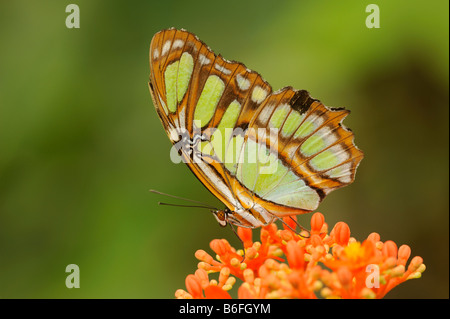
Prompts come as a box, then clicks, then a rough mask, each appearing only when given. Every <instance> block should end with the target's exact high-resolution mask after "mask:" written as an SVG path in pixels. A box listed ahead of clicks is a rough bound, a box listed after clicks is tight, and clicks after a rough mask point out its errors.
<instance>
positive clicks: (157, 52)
mask: <svg viewBox="0 0 450 319" xmlns="http://www.w3.org/2000/svg"><path fill="white" fill-rule="evenodd" d="M157 58H159V50H158V48H156V49H155V50H153V59H154V60H156V59H157Z"/></svg>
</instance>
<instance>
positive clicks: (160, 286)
mask: <svg viewBox="0 0 450 319" xmlns="http://www.w3.org/2000/svg"><path fill="white" fill-rule="evenodd" d="M70 3H76V4H78V5H79V7H80V11H81V12H80V16H81V28H80V29H67V28H66V26H65V19H66V16H67V15H68V14H67V13H66V12H65V8H66V6H67V5H68V4H70ZM369 3H377V4H378V5H379V7H380V12H381V28H380V29H368V28H366V26H365V19H366V17H367V15H368V14H367V13H366V12H365V7H366V5H367V4H369ZM448 6H449V3H448V1H443V0H442V1H428V2H425V1H406V0H403V1H387V0H379V1H375V2H373V1H372V2H364V1H359V0H353V1H312V0H309V1H294V0H292V1H261V0H258V1H236V0H232V1H226V2H210V1H169V0H166V1H134V2H124V1H108V2H100V1H87V0H77V1H43V2H42V1H39V2H37V1H2V2H1V3H0V46H1V50H0V298H52V297H53V298H55V297H56V298H91V297H95V298H111V297H112V298H173V296H174V292H175V290H176V289H177V288H184V278H185V276H186V275H187V274H188V273H190V272H192V271H193V270H194V269H195V265H196V263H197V261H196V260H195V258H194V256H193V254H194V252H195V250H196V249H200V248H202V249H208V247H207V245H208V243H209V242H210V240H211V239H213V238H227V239H228V240H229V241H230V242H231V243H232V244H233V245H238V242H237V239H236V238H235V236H234V234H233V233H232V232H231V231H230V229H228V228H225V229H222V228H220V227H219V226H218V225H217V223H216V221H215V219H214V218H213V216H211V214H210V213H209V212H208V211H203V210H199V209H190V208H185V209H183V208H175V207H161V206H158V205H157V202H158V201H159V200H166V199H165V198H164V199H163V198H160V197H159V196H156V195H154V194H150V193H149V192H148V190H149V189H150V188H156V189H159V190H161V191H165V192H168V193H171V194H176V195H179V196H184V197H188V198H192V199H201V200H203V201H206V202H208V203H210V204H213V205H216V206H218V207H222V204H221V203H220V202H218V200H217V199H215V198H214V197H213V196H212V195H211V194H210V193H209V192H208V191H207V190H206V189H205V188H204V187H203V186H202V185H201V184H200V182H198V181H197V179H196V178H195V177H194V176H193V175H192V173H191V172H190V171H189V169H188V168H187V167H185V166H184V165H175V164H173V163H171V162H170V160H169V149H170V142H169V140H168V139H167V137H166V134H165V132H164V130H163V129H162V126H161V124H160V122H159V119H158V117H157V115H156V112H155V111H154V108H153V105H152V102H151V98H150V94H149V92H148V88H147V82H148V75H149V66H148V49H149V44H150V40H151V38H152V36H153V34H154V33H156V32H157V31H159V30H161V29H164V28H168V27H172V26H173V27H177V28H181V27H182V28H185V29H187V30H189V31H191V32H194V33H196V34H197V35H198V36H199V37H200V38H201V39H202V40H203V41H205V42H206V43H207V44H208V45H209V46H210V47H211V48H212V49H213V50H214V51H215V52H216V53H221V54H222V55H223V56H224V57H226V58H227V59H230V60H238V61H242V62H244V63H245V64H246V65H247V66H248V67H249V68H251V69H254V70H256V71H258V72H259V73H260V74H262V75H263V77H264V78H265V79H266V80H267V81H268V82H269V83H271V85H272V86H273V88H274V89H275V90H276V89H279V88H281V87H283V86H286V85H291V86H293V87H295V88H298V89H307V90H309V91H310V93H311V95H312V96H313V97H315V98H319V99H320V100H321V101H323V102H324V103H325V104H326V105H329V106H345V107H346V108H348V109H350V110H351V111H352V113H351V115H350V116H349V117H348V118H347V119H346V120H345V123H346V125H348V126H350V127H351V128H352V129H353V131H354V132H355V135H356V143H357V145H358V146H359V147H360V148H361V149H362V150H363V151H364V152H365V155H366V156H365V159H364V160H363V162H362V164H361V166H360V168H359V170H358V174H357V178H356V182H355V183H354V184H352V185H351V186H349V187H346V188H344V189H341V190H338V191H336V192H334V193H333V194H331V195H330V196H329V197H327V199H326V200H325V201H324V202H323V204H322V205H321V206H320V209H319V211H320V212H322V213H323V214H325V215H326V218H327V220H328V222H329V223H330V224H334V223H335V222H337V221H340V220H343V221H345V222H347V223H348V224H349V225H350V227H351V229H352V230H353V231H354V232H355V233H354V234H352V235H353V236H355V237H357V238H358V239H363V238H365V237H366V236H367V235H368V234H369V233H370V232H372V231H376V232H378V233H380V234H381V236H382V240H383V241H385V240H388V239H392V240H394V241H395V242H397V243H399V244H400V245H401V244H408V245H410V246H411V248H412V252H413V255H420V256H422V257H423V258H424V262H425V264H426V265H427V271H426V272H425V274H424V276H423V278H422V279H420V280H414V281H412V282H408V283H406V284H404V285H403V287H399V288H397V289H395V290H394V291H392V292H391V293H390V294H388V296H387V297H390V298H397V297H402V298H410V297H411V298H448V297H449V294H448V282H449V278H448V273H449V272H448V270H449V263H448V261H449V260H448V259H449V258H448V256H449V254H448V251H449V247H448V243H449V220H448V209H449V197H448V191H449V189H448V188H449V187H448V186H449V183H448V182H449V181H448V176H449V175H448V173H449V171H448V160H449V148H448V145H449V140H448V133H449V132H448V128H449V125H448V115H449V114H448V99H449V96H448V85H449V83H448V54H449V52H448V49H449V45H448V43H449V42H448V36H449V34H448V32H449V31H448V26H449V18H448V9H449V8H448ZM299 220H300V221H302V217H300V219H299ZM308 220H309V217H305V219H304V221H305V222H308ZM71 263H75V264H78V265H79V266H80V269H81V288H80V289H67V288H66V287H65V278H66V275H67V274H66V273H65V267H66V265H68V264H71Z"/></svg>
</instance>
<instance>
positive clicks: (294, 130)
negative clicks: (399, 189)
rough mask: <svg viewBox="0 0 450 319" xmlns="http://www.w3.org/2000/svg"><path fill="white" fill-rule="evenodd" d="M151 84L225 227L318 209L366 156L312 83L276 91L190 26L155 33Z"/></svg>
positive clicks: (172, 135) (167, 125) (172, 134)
mask: <svg viewBox="0 0 450 319" xmlns="http://www.w3.org/2000/svg"><path fill="white" fill-rule="evenodd" d="M149 88H150V93H151V95H152V99H153V104H154V105H155V108H156V112H157V113H158V115H159V117H160V119H161V122H162V124H163V126H164V129H165V130H166V133H167V135H168V136H169V139H170V140H171V141H172V143H173V144H174V148H173V149H174V150H176V151H177V152H176V153H177V154H179V157H180V158H181V159H182V160H183V162H185V163H186V164H187V165H188V166H189V168H190V169H191V170H192V172H193V173H194V174H195V176H197V178H198V179H199V180H200V181H201V182H202V183H203V184H204V185H205V186H206V187H207V188H208V189H209V190H210V191H211V192H212V193H213V194H214V195H215V196H216V197H217V198H218V199H220V200H221V201H222V202H223V203H224V204H225V206H226V208H225V209H224V210H216V211H213V213H214V215H215V217H216V219H217V220H218V222H219V223H220V224H221V225H222V226H225V225H226V224H228V223H231V224H234V225H237V226H241V227H249V228H254V227H259V226H263V225H267V224H269V223H271V222H272V221H274V219H277V218H280V217H285V216H290V215H297V214H303V213H307V212H311V211H313V210H315V209H316V208H317V207H318V205H319V203H320V202H321V201H322V200H323V198H324V197H325V196H326V195H327V194H328V193H330V192H331V191H333V190H335V189H337V188H340V187H343V186H346V185H348V184H350V183H352V182H353V181H354V179H355V173H356V169H357V167H358V165H359V163H360V161H361V160H362V158H363V156H364V155H363V153H362V151H360V150H359V149H358V148H357V147H356V145H355V144H354V136H353V133H352V132H351V130H349V129H348V128H346V127H345V126H344V125H343V124H342V121H343V120H344V118H345V117H346V116H347V115H348V114H349V111H348V110H345V109H343V108H329V107H326V106H324V105H323V104H322V103H321V102H320V101H318V100H316V99H313V98H312V97H311V96H310V95H309V93H308V92H307V91H305V90H295V89H293V88H292V87H285V88H282V89H280V90H278V91H276V92H273V91H272V88H271V86H270V85H269V84H268V83H267V82H266V81H264V80H263V79H262V77H261V76H260V75H259V74H258V73H256V72H254V71H252V70H249V69H248V68H246V67H245V65H244V64H242V63H239V62H234V61H228V60H226V59H224V58H223V57H222V56H220V55H216V54H214V52H213V51H212V50H211V49H210V48H209V47H208V46H207V45H206V44H205V43H203V42H202V41H200V40H199V39H198V38H197V36H195V35H194V34H192V33H190V32H187V31H185V30H177V29H173V28H172V29H167V30H163V31H160V32H158V33H156V34H155V36H154V37H153V39H152V42H151V45H150V82H149Z"/></svg>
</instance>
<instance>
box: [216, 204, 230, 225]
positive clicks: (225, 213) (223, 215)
mask: <svg viewBox="0 0 450 319" xmlns="http://www.w3.org/2000/svg"><path fill="white" fill-rule="evenodd" d="M211 212H212V213H213V214H214V217H216V220H217V222H218V223H219V225H220V226H222V227H225V226H226V225H227V224H228V218H229V216H231V215H232V213H231V210H230V209H228V208H225V209H221V210H219V209H217V210H211Z"/></svg>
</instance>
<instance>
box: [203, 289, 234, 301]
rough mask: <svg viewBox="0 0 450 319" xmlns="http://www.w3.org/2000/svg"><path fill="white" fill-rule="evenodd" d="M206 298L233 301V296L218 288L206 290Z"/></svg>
mask: <svg viewBox="0 0 450 319" xmlns="http://www.w3.org/2000/svg"><path fill="white" fill-rule="evenodd" d="M205 296H206V298H207V299H231V296H230V295H229V294H228V292H226V291H225V290H223V289H222V288H220V287H218V286H208V287H206V288H205Z"/></svg>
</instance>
